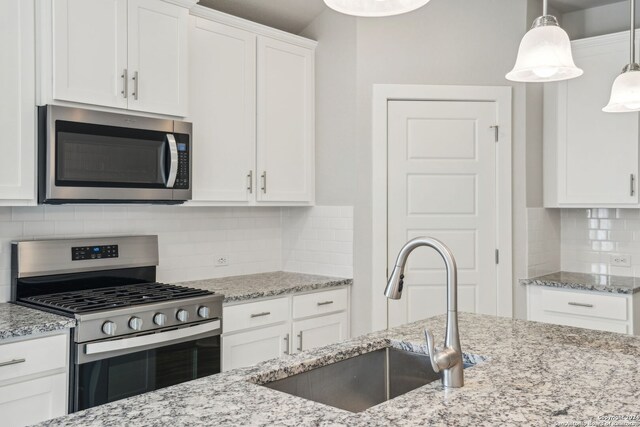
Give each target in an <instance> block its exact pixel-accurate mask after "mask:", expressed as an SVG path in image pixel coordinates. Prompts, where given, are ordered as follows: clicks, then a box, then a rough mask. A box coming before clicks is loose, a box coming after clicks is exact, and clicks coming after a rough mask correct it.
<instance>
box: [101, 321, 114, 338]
mask: <svg viewBox="0 0 640 427" xmlns="http://www.w3.org/2000/svg"><path fill="white" fill-rule="evenodd" d="M116 329H118V326H117V325H116V324H115V323H113V322H111V321H109V320H108V321H106V322H104V323H103V324H102V332H103V333H105V334H106V335H115V334H116Z"/></svg>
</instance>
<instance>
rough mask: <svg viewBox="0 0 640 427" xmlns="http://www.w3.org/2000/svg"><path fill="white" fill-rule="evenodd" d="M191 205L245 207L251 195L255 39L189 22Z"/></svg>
mask: <svg viewBox="0 0 640 427" xmlns="http://www.w3.org/2000/svg"><path fill="white" fill-rule="evenodd" d="M189 36H190V43H189V86H190V93H189V105H190V108H189V110H190V112H191V115H190V121H191V122H193V140H194V145H193V153H194V155H193V163H194V167H193V170H194V175H193V181H194V182H193V200H194V201H218V202H248V201H249V200H251V199H253V197H254V196H253V194H254V192H255V146H256V134H255V122H256V36H255V35H253V34H251V33H249V32H246V31H242V30H238V29H236V28H233V27H228V26H226V25H222V24H218V23H216V22H211V21H208V20H206V19H202V18H196V17H191V18H190V34H189Z"/></svg>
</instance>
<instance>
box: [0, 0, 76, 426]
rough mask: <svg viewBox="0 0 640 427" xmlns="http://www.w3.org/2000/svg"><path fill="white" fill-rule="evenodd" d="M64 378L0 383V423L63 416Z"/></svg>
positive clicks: (17, 423) (5, 423)
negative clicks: (3, 384) (0, 419)
mask: <svg viewBox="0 0 640 427" xmlns="http://www.w3.org/2000/svg"><path fill="white" fill-rule="evenodd" d="M20 1H24V0H20ZM67 380H68V375H67V374H66V373H60V374H55V375H50V376H47V377H43V378H38V379H34V380H28V381H22V382H19V383H14V384H11V385H6V386H0V414H2V425H3V426H5V427H13V426H25V425H31V424H35V423H39V422H42V421H45V420H48V419H51V418H55V417H60V416H62V415H65V414H66V413H67Z"/></svg>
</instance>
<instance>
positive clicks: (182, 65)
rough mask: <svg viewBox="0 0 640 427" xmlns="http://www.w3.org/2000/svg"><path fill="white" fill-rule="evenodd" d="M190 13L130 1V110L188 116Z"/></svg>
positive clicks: (140, 0)
mask: <svg viewBox="0 0 640 427" xmlns="http://www.w3.org/2000/svg"><path fill="white" fill-rule="evenodd" d="M188 18H189V12H188V10H187V9H185V8H183V7H180V6H177V5H174V4H170V3H166V2H164V1H157V0H129V21H128V22H129V32H128V35H129V44H128V58H129V60H128V66H129V78H130V80H129V109H131V110H138V111H145V112H150V113H158V114H169V115H174V116H186V115H187V91H188V84H187V83H188V82H187V79H188V76H187V72H188V63H187V61H188Z"/></svg>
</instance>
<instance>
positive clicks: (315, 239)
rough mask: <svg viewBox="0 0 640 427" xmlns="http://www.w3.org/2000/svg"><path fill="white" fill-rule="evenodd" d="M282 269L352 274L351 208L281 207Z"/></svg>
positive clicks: (343, 275) (327, 273)
mask: <svg viewBox="0 0 640 427" xmlns="http://www.w3.org/2000/svg"><path fill="white" fill-rule="evenodd" d="M282 225H283V239H282V246H283V260H284V269H285V270H286V271H293V272H299V273H312V274H325V275H329V276H342V277H353V208H352V207H350V206H315V207H312V208H302V209H301V208H284V209H283V213H282Z"/></svg>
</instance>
